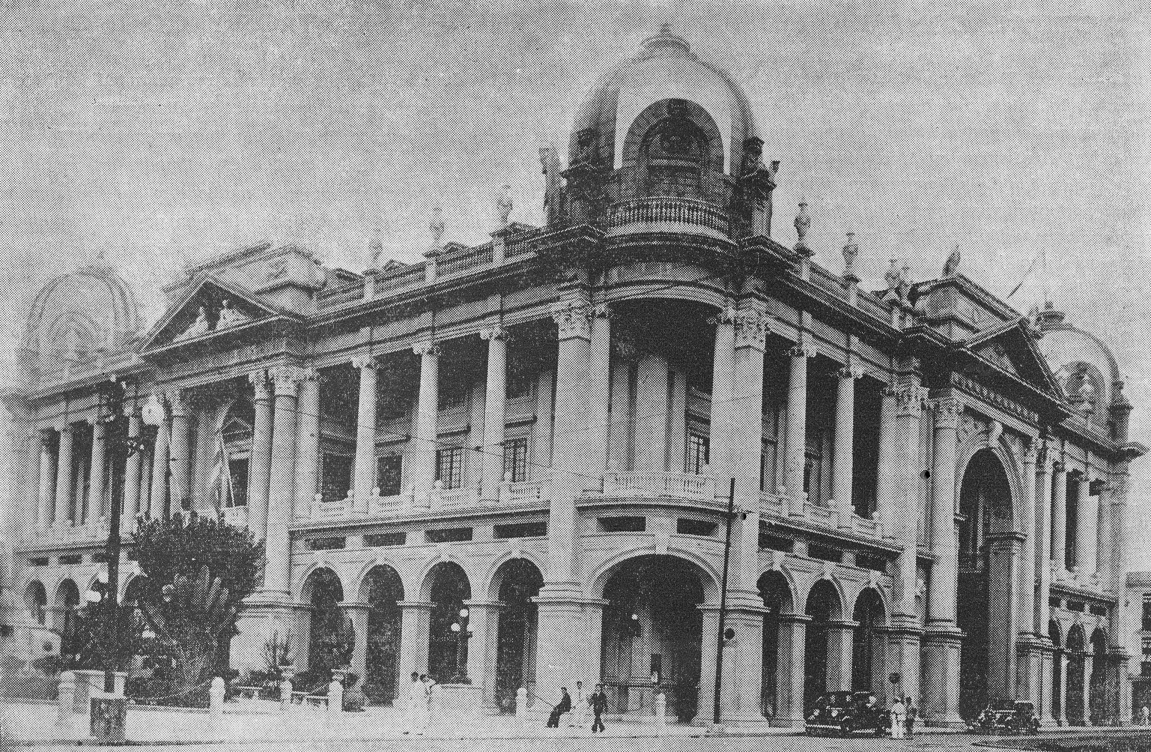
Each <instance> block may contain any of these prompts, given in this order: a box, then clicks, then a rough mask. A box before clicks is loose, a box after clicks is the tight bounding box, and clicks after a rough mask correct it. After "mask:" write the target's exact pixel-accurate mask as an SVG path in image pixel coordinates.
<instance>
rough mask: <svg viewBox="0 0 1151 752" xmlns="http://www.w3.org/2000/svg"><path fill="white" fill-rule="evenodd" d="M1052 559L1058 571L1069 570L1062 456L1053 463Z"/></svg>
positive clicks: (1065, 488)
mask: <svg viewBox="0 0 1151 752" xmlns="http://www.w3.org/2000/svg"><path fill="white" fill-rule="evenodd" d="M1051 485H1052V486H1053V487H1054V493H1053V496H1052V500H1051V560H1052V561H1054V562H1055V571H1056V572H1060V573H1061V572H1065V571H1067V465H1066V464H1065V463H1064V462H1063V461H1062V458H1060V459H1059V460H1056V461H1055V463H1054V464H1053V465H1052V473H1051Z"/></svg>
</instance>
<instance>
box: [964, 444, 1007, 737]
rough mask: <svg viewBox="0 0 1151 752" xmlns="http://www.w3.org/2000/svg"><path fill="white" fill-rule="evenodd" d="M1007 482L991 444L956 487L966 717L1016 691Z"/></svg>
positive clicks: (974, 461) (1004, 472)
mask: <svg viewBox="0 0 1151 752" xmlns="http://www.w3.org/2000/svg"><path fill="white" fill-rule="evenodd" d="M1011 510H1012V506H1011V486H1010V484H1009V482H1008V480H1007V473H1006V471H1005V470H1004V468H1003V464H1002V462H1001V461H1000V459H999V458H998V457H997V456H996V455H995V453H994V452H993V451H991V450H990V449H981V450H980V451H978V452H976V453H975V455H974V456H973V457H972V458H971V461H970V462H969V463H968V464H967V469H966V471H965V472H964V474H963V483H962V485H961V486H960V491H959V513H960V523H959V593H958V601H957V602H958V603H961V604H963V605H962V607H961V608H959V609H958V626H959V628H960V629H962V630H963V631H964V632H965V633H966V635H967V636H966V637H965V638H964V640H963V650H962V651H961V653H960V664H959V713H960V715H961V716H963V717H964V718H970V717H972V716H974V715H975V714H976V713H978V712H979V711H980V710H981V709H982V708H983V707H984V706H986V704H987V701H988V700H989V699H992V698H1009V697H1013V696H1014V694H1015V677H1014V676H1013V673H1014V672H1013V671H1012V669H1013V667H1014V660H1015V658H1014V650H1015V633H1016V631H1017V629H1016V627H1015V624H1014V623H1013V616H1014V611H1013V602H1014V595H1013V593H1014V587H1015V583H1013V582H1012V580H1011V576H1012V571H1014V570H1016V569H1017V568H1018V567H1017V566H1015V565H1016V564H1017V562H1018V559H1019V557H1020V555H1021V550H1020V540H1019V538H1018V537H1017V536H1015V535H1013V532H1012V531H1013V527H1012V512H1011Z"/></svg>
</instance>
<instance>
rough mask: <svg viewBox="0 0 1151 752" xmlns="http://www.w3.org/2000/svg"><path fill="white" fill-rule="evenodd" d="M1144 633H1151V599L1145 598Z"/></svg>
mask: <svg viewBox="0 0 1151 752" xmlns="http://www.w3.org/2000/svg"><path fill="white" fill-rule="evenodd" d="M1143 631H1144V632H1151V598H1148V597H1146V596H1144V597H1143Z"/></svg>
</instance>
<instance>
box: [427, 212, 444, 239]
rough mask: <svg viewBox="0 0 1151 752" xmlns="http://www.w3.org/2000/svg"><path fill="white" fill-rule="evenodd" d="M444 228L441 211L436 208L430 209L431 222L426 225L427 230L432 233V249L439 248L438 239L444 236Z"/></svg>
mask: <svg viewBox="0 0 1151 752" xmlns="http://www.w3.org/2000/svg"><path fill="white" fill-rule="evenodd" d="M444 227H445V225H444V216H443V210H442V209H440V207H438V206H437V207H436V208H434V209H432V221H431V222H430V223H428V229H429V230H431V231H432V248H439V247H440V239H441V238H442V237H443V236H444Z"/></svg>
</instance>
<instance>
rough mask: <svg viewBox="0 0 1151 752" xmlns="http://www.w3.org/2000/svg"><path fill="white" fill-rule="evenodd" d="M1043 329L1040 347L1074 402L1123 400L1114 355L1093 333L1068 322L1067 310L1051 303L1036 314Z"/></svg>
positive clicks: (1096, 404) (1100, 404)
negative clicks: (1060, 309)
mask: <svg viewBox="0 0 1151 752" xmlns="http://www.w3.org/2000/svg"><path fill="white" fill-rule="evenodd" d="M1038 323H1039V327H1040V329H1041V330H1042V331H1043V338H1042V339H1041V340H1039V350H1040V352H1042V353H1043V357H1044V358H1046V359H1047V364H1048V365H1049V366H1050V367H1051V370H1052V372H1054V374H1055V377H1056V379H1058V380H1059V384H1060V386H1062V387H1063V392H1064V394H1065V395H1066V397H1067V398H1068V399H1069V400H1072V401H1073V402H1080V401H1082V402H1089V403H1090V404H1091V406H1093V407H1103V408H1106V407H1107V406H1108V405H1110V404H1111V403H1112V402H1115V401H1123V400H1124V399H1125V398H1124V397H1123V395H1122V388H1123V381H1122V377H1121V376H1120V375H1119V365H1118V363H1117V362H1116V360H1115V355H1114V354H1113V353H1112V352H1111V348H1109V347H1108V346H1107V345H1106V344H1104V343H1103V340H1101V339H1099V338H1098V337H1097V336H1095V335H1094V334H1092V333H1090V332H1087V331H1084V330H1082V329H1079V328H1078V327H1075V326H1072V325H1071V324H1068V323H1067V321H1066V314H1065V313H1064V312H1063V311H1059V310H1056V309H1055V307H1054V306H1053V305H1052V304H1051V303H1047V307H1046V308H1045V309H1044V310H1043V311H1040V312H1039V314H1038Z"/></svg>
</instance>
